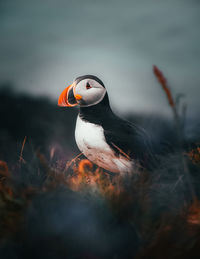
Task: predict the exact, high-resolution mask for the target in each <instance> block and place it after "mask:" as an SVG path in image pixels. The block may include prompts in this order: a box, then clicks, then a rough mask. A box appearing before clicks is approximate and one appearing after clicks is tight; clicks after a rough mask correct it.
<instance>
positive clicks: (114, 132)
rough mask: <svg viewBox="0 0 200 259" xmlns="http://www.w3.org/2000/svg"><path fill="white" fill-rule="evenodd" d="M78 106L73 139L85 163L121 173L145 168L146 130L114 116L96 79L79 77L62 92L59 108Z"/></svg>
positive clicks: (106, 97)
mask: <svg viewBox="0 0 200 259" xmlns="http://www.w3.org/2000/svg"><path fill="white" fill-rule="evenodd" d="M119 103H120V100H119ZM77 105H78V106H79V113H78V116H77V121H76V127H75V140H76V144H77V146H78V148H79V150H80V151H81V152H82V153H83V154H84V155H85V157H86V158H87V159H88V160H90V161H91V162H92V163H94V164H96V165H97V166H99V167H101V168H104V169H105V170H107V171H109V172H112V173H120V174H123V173H130V172H133V171H134V170H135V171H136V168H144V167H145V166H146V167H147V166H148V160H149V157H150V156H151V155H150V154H151V148H150V144H149V143H150V142H149V140H148V137H147V134H146V132H145V130H144V129H143V128H141V127H139V126H138V125H135V124H133V123H130V122H129V121H127V120H125V119H122V118H120V117H118V116H117V115H115V113H114V112H113V111H112V109H111V106H110V101H109V97H108V92H107V90H106V88H105V85H104V84H103V82H102V81H101V80H100V79H99V78H98V77H96V76H94V75H84V76H79V77H77V78H76V79H75V80H74V81H73V83H72V84H71V85H69V86H68V87H67V88H65V89H64V90H63V91H62V93H61V94H60V96H59V98H58V106H60V107H74V106H77Z"/></svg>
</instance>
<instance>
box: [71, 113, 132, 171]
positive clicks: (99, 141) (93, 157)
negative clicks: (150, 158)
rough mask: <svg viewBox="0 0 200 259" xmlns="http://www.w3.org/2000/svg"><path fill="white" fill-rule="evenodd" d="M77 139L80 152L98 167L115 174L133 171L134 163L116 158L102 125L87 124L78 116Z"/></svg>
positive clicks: (122, 158) (121, 157)
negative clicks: (107, 141)
mask: <svg viewBox="0 0 200 259" xmlns="http://www.w3.org/2000/svg"><path fill="white" fill-rule="evenodd" d="M75 139H76V143H77V146H78V148H79V149H80V151H81V152H82V153H83V154H84V155H85V156H86V157H87V158H88V159H89V160H90V161H92V162H93V163H95V164H97V165H98V166H100V167H102V168H104V169H106V170H108V171H111V172H114V173H119V172H129V171H130V170H131V168H132V162H131V161H129V160H127V159H126V158H124V157H123V156H120V157H116V156H115V154H114V152H113V150H112V149H111V148H110V146H109V145H108V144H107V143H106V140H105V136H104V130H103V128H102V127H101V126H100V125H96V124H93V123H89V122H86V121H84V120H82V119H81V118H80V117H79V116H78V118H77V122H76V130H75Z"/></svg>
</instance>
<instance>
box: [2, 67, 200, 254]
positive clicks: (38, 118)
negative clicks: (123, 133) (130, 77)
mask: <svg viewBox="0 0 200 259" xmlns="http://www.w3.org/2000/svg"><path fill="white" fill-rule="evenodd" d="M154 73H155V75H156V77H157V79H158V80H159V82H160V84H161V86H162V87H163V90H164V91H165V93H166V95H167V100H168V101H169V106H170V108H171V109H172V114H173V115H174V118H172V120H167V119H161V118H159V117H158V116H155V117H152V118H149V117H147V116H142V115H131V116H129V119H130V120H132V121H134V122H136V123H138V124H140V125H142V126H144V127H145V128H146V129H147V131H148V132H149V134H150V135H151V137H152V142H153V144H154V152H155V153H156V156H157V158H158V161H159V164H158V166H157V167H156V168H155V170H153V171H152V172H147V171H143V172H142V173H139V172H137V173H136V172H135V173H133V174H132V175H125V176H119V175H113V174H108V173H106V172H104V171H103V170H102V169H99V168H97V167H95V166H94V165H93V164H91V162H89V161H88V160H86V159H85V158H84V157H83V156H79V157H77V158H76V159H72V158H73V157H75V156H76V155H77V154H78V153H79V152H78V150H77V149H76V145H75V142H74V127H75V120H76V114H77V111H76V110H75V109H61V108H59V107H57V106H56V103H52V102H50V101H49V100H47V99H45V98H41V99H38V98H37V99H36V98H32V97H30V96H26V95H18V94H16V93H14V92H13V91H12V90H9V89H10V88H9V86H8V85H5V86H4V87H2V90H1V91H0V118H1V119H0V258H2V259H4V258H5V259H7V258H11V259H12V258H13V259H15V258H20V259H21V258H50V259H51V258H52V259H54V258H56V259H57V258H159V259H160V258H198V257H200V202H199V199H200V188H199V183H200V148H199V146H200V136H199V127H198V122H188V125H187V123H186V124H184V123H183V117H184V109H183V114H182V112H181V111H182V110H181V106H179V105H178V102H177V101H175V100H174V98H173V96H172V94H171V91H170V89H169V87H168V86H167V82H166V80H165V78H164V76H163V75H162V73H161V72H160V71H159V70H158V69H157V68H156V67H155V68H154ZM190 129H192V131H191V130H190Z"/></svg>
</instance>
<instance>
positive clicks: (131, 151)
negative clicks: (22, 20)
mask: <svg viewBox="0 0 200 259" xmlns="http://www.w3.org/2000/svg"><path fill="white" fill-rule="evenodd" d="M103 127H104V135H105V138H106V141H107V143H108V144H109V145H110V147H111V148H112V149H113V150H114V151H115V153H116V154H117V155H124V156H127V155H128V156H129V157H130V158H132V159H134V160H137V161H139V162H140V164H141V165H143V166H145V167H147V163H148V161H149V158H150V156H151V148H150V141H149V138H148V135H147V134H146V132H145V131H144V129H142V128H140V127H138V126H136V125H134V124H131V123H130V122H128V121H125V120H122V119H120V118H119V117H117V116H115V115H114V114H113V117H112V118H109V120H107V123H106V125H103Z"/></svg>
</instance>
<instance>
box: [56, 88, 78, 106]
mask: <svg viewBox="0 0 200 259" xmlns="http://www.w3.org/2000/svg"><path fill="white" fill-rule="evenodd" d="M75 87H76V85H75V84H74V83H73V84H71V85H69V86H68V87H67V88H65V89H64V90H63V91H62V93H61V95H60V96H59V98H58V106H61V107H73V106H76V105H77V104H78V102H77V101H79V100H81V99H82V96H81V95H79V94H75Z"/></svg>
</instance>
